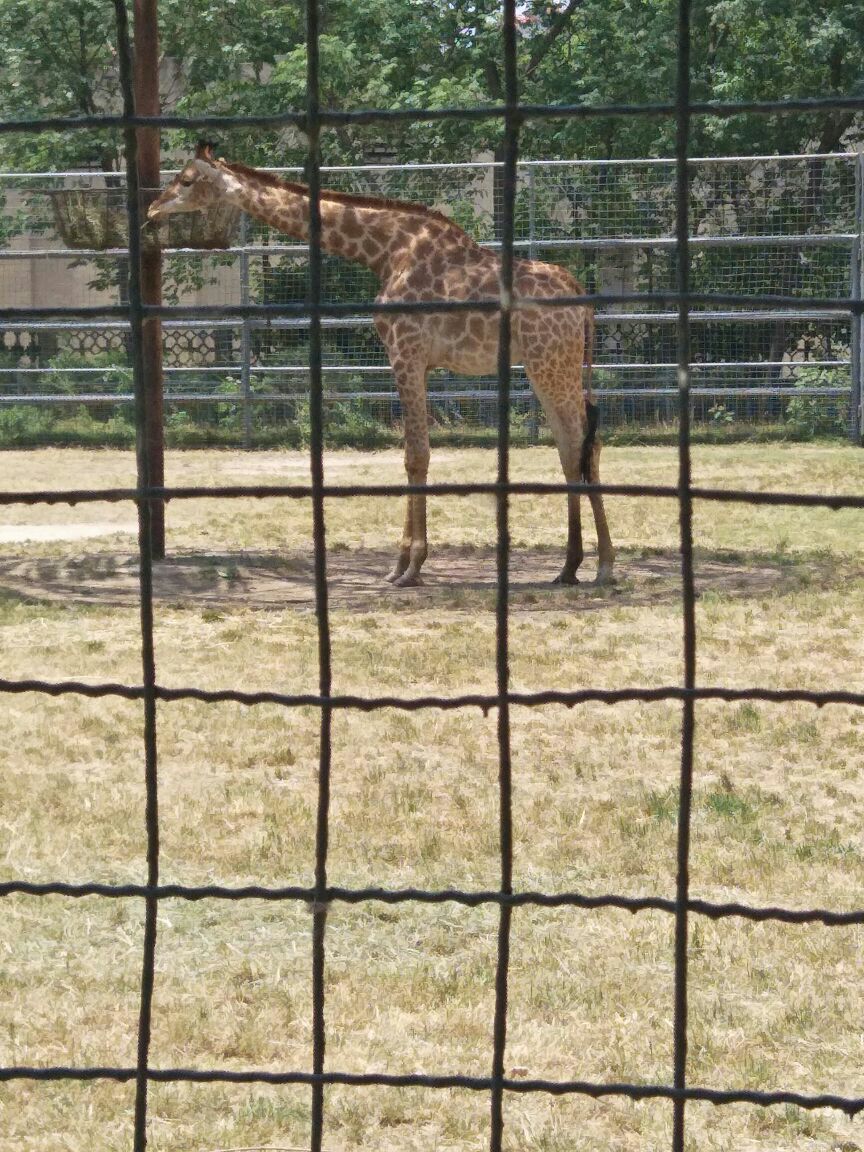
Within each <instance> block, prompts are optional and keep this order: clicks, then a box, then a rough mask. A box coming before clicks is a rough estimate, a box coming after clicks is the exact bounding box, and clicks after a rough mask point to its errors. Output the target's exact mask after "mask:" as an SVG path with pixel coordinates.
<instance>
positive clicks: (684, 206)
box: [672, 0, 696, 1152]
mask: <svg viewBox="0 0 864 1152" xmlns="http://www.w3.org/2000/svg"><path fill="white" fill-rule="evenodd" d="M691 3H692V0H679V3H678V67H677V112H676V132H675V160H676V173H675V177H676V205H675V210H676V222H675V223H676V235H677V242H678V243H677V249H676V289H677V291H678V293H679V294H680V303H679V305H678V326H677V327H678V332H677V337H678V514H679V524H680V550H681V591H682V612H683V626H684V627H683V662H684V688H685V689H686V690H687V691H688V692H692V691H693V690H694V689H695V687H696V589H695V584H694V574H693V496H692V492H691V483H692V478H691V459H690V301H689V292H690V246H689V235H690V215H689V206H690V178H689V169H688V159H689V148H690V10H691ZM681 708H682V715H681V773H680V783H679V796H678V842H677V854H676V855H677V876H676V885H675V904H676V907H675V989H674V1016H673V1033H674V1036H673V1043H674V1073H673V1085H674V1087H675V1088H676V1090H678V1091H679V1092H683V1090H684V1089H685V1088H686V1086H687V964H688V947H687V945H688V939H687V936H688V910H687V901H688V898H689V895H690V810H691V806H692V796H693V744H694V739H695V723H696V703H695V700H694V699H693V697H692V696H688V697H687V698H686V699H685V700H684V702H683V704H682V706H681ZM684 1108H685V1100H684V1098H683V1096H678V1097H676V1099H675V1101H674V1103H673V1106H672V1109H673V1123H672V1152H684Z"/></svg>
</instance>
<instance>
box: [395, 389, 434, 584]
mask: <svg viewBox="0 0 864 1152" xmlns="http://www.w3.org/2000/svg"><path fill="white" fill-rule="evenodd" d="M397 382H398V378H397ZM399 393H400V396H401V398H402V411H403V415H404V419H405V472H406V475H407V477H408V483H409V484H410V485H411V486H412V487H423V486H425V484H426V479H427V476H428V475H429V421H428V417H427V414H426V388H425V378H424V377H423V376H421V378H420V387H419V388H416V389H411V388H408V387H406V384H405V381H404V379H403V380H402V382H401V383H400V386H399ZM427 553H428V543H427V539H426V494H425V493H424V492H417V493H410V494H409V496H408V508H407V512H406V516H405V530H404V532H403V535H402V543H401V545H400V548H399V555H398V557H397V560H396V565H395V567H394V569H393V571H392V572H391V573H390V575H389V576H388V580H390V582H391V583H392V584H393V585H394V587H396V588H412V587H415V586H416V585H418V584H420V583H421V580H420V569H421V568H422V566H423V562H424V560H425V559H426V556H427Z"/></svg>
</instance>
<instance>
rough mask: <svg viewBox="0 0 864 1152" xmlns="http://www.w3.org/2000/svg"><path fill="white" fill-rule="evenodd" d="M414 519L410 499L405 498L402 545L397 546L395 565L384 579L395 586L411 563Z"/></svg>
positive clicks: (408, 497)
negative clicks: (397, 552)
mask: <svg viewBox="0 0 864 1152" xmlns="http://www.w3.org/2000/svg"><path fill="white" fill-rule="evenodd" d="M413 522H414V517H413V515H412V509H411V497H410V496H406V497H405V527H404V528H403V529H402V543H401V544H400V545H399V554H398V555H397V557H396V563H395V564H394V565H393V568H392V570H391V571H390V572H388V573H387V575H386V576H385V577H384V579H385V580H387V581H388V582H389V583H390V584H395V583H396V581H397V580H398V579H399V577H400V576H402V575H404V573H405V570H406V569H407V567H408V565H409V563H410V562H411V538H412V535H413V528H412V525H413Z"/></svg>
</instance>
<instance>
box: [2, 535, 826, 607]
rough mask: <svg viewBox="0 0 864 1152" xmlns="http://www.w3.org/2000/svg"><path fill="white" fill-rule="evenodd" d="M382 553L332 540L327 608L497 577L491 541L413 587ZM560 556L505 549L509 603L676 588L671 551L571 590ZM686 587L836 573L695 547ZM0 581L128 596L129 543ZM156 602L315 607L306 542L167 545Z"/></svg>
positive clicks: (662, 598)
mask: <svg viewBox="0 0 864 1152" xmlns="http://www.w3.org/2000/svg"><path fill="white" fill-rule="evenodd" d="M392 560H393V556H392V553H391V552H390V551H386V550H384V549H368V550H363V551H359V550H358V551H355V550H347V549H338V548H337V549H335V550H333V551H331V552H330V553H329V554H328V558H327V569H328V576H329V599H330V603H331V605H332V606H334V607H337V608H343V609H347V610H353V611H368V610H371V609H380V608H381V607H382V597H386V598H387V599H388V601H389V603H390V606H391V607H393V608H396V609H399V608H408V609H419V608H422V607H424V606H430V607H432V606H435V605H437V606H449V607H457V608H458V607H460V606H461V607H466V608H467V607H470V606H471V604H472V603H474V602H476V600H477V599H478V597H479V599H481V600H482V599H483V594H484V593H488V594H490V595H491V594H492V593H494V590H495V587H496V571H495V552H494V549H492V548H460V547H454V546H450V547H441V548H438V549H436V550H435V552H434V554H433V555H432V556H431V557H430V559H429V560H428V561H427V565H426V567H425V569H424V583H423V585H422V586H421V587H419V588H410V589H394V588H392V587H391V586H390V585H388V584H387V583H386V582H385V581H384V579H383V575H384V573H386V572H387V571H388V569H389V567H390V565H391V564H392ZM558 563H560V553H559V550H557V549H552V548H533V549H514V550H513V552H512V553H511V562H510V587H511V601H512V606H513V608H514V609H516V610H519V609H522V610H526V611H527V610H544V609H545V610H554V609H560V608H561V607H562V605H563V604H567V603H571V602H573V601H578V603H579V606H580V608H600V607H602V605H603V604H604V603H606V602H608V601H610V600H613V601H614V602H615V603H616V604H620V605H622V606H641V605H648V604H664V603H671V602H674V601H676V600H677V599H678V598H679V597H680V594H681V561H680V557H679V556H678V554H677V553H676V552H675V551H673V550H667V551H660V550H658V551H657V553H656V554H652V555H638V556H637V555H627V554H626V553H624V554H623V555H621V556H620V557H619V573H620V576H619V579H618V581H617V583H616V584H615V585H613V586H612V587H607V588H597V587H596V585H594V583H593V579H594V576H595V575H596V557H593V556H589V557H587V558H586V561H585V565H584V569H583V571H584V575H583V577H582V582H581V583H580V584H579V586H578V587H576V588H560V587H557V586H555V585H553V584H552V583H551V579H552V576H553V575H554V573H555V572H556V570H557V565H558ZM696 570H697V591H698V592H699V593H700V594H704V593H705V592H708V591H710V592H713V593H715V594H719V595H724V596H727V597H734V598H749V597H761V596H764V595H766V594H768V595H770V594H783V593H784V592H785V591H788V590H792V589H795V588H800V586H801V584H802V581H804V580H806V581H807V582H808V583H819V584H827V583H833V582H834V581H836V580H837V579H842V578H843V576H844V574H843V573H841V572H840V571H839V570H838V567H837V564H836V562H835V563H832V564H828V563H827V562H824V563H823V562H820V561H814V560H809V561H808V562H807V563H806V564H804V565H802V564H800V563H799V564H795V565H790V564H789V563H788V561H787V560H786V559H785V558H784V557H779V558H777V559H776V560H775V559H766V558H764V557H760V558H759V559H758V560H754V559H753V558H752V557H746V558H742V557H741V555H740V554H735V553H730V554H728V555H724V554H723V553H721V552H714V553H705V554H702V555H697V562H696ZM0 590H3V591H5V592H6V594H7V595H8V594H12V595H14V596H18V597H22V598H24V599H28V600H46V601H58V600H62V601H65V602H76V603H85V604H94V605H95V604H99V605H103V606H105V607H111V606H118V607H119V606H129V605H132V604H134V603H135V602H136V600H137V597H138V594H139V590H138V557H137V553H135V552H132V551H118V552H110V553H109V552H100V553H97V552H93V553H91V554H86V553H85V554H83V555H80V556H78V557H74V558H73V557H45V556H42V557H38V558H37V557H32V556H30V557H28V556H25V555H23V554H22V555H19V556H17V557H7V558H5V559H2V560H0ZM154 594H155V598H156V600H157V601H158V602H161V603H166V604H171V605H173V606H176V607H188V608H196V607H204V606H210V607H213V608H218V609H220V610H230V609H231V608H263V609H266V608H274V609H277V608H287V607H294V608H296V609H298V610H301V611H303V610H307V611H308V610H310V609H312V608H314V603H315V588H314V575H313V559H312V554H311V551H304V552H299V551H296V552H291V551H289V552H285V553H277V552H248V551H238V552H234V553H222V554H219V555H203V554H192V553H186V554H183V553H181V554H178V555H175V556H172V557H170V558H168V559H166V560H165V561H162V562H160V563H157V564H156V565H155V566H154Z"/></svg>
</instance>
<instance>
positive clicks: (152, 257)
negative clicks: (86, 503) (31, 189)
mask: <svg viewBox="0 0 864 1152" xmlns="http://www.w3.org/2000/svg"><path fill="white" fill-rule="evenodd" d="M156 4H157V0H135V7H134V13H135V67H134V79H135V111H136V113H137V115H139V116H158V115H159V31H158V25H157V19H156ZM159 161H160V147H159V129H158V128H139V129H138V179H139V181H140V185H141V189H142V192H143V194H144V195H143V200H144V202H143V204H142V213H143V214H144V215H145V216H146V212H147V206H148V204H149V203H150V201H151V200H153V199H154V198H155V195H156V190H157V189H158V188H159V179H160V172H159ZM141 298H142V303H144V304H155V305H159V304H161V303H162V252H161V250H160V249H159V247H158V246H157V245H152V246H151V245H149V244H148V245H147V246H146V247H142V249H141ZM142 343H143V358H144V384H145V388H146V401H147V412H146V418H145V423H144V429H143V435H144V439H145V444H146V452H147V459H148V462H149V466H150V483H151V484H152V485H153V486H155V487H161V486H162V485H163V484H164V483H165V432H164V418H163V377H162V321H161V319H160V317H158V316H151V317H147V318H146V319H145V320H144V327H143V333H142ZM139 434H140V433H139ZM152 509H153V511H152V531H151V546H152V549H153V558H154V559H155V560H164V559H165V505H164V503H162V502H159V503H154V504H153V505H152Z"/></svg>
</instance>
